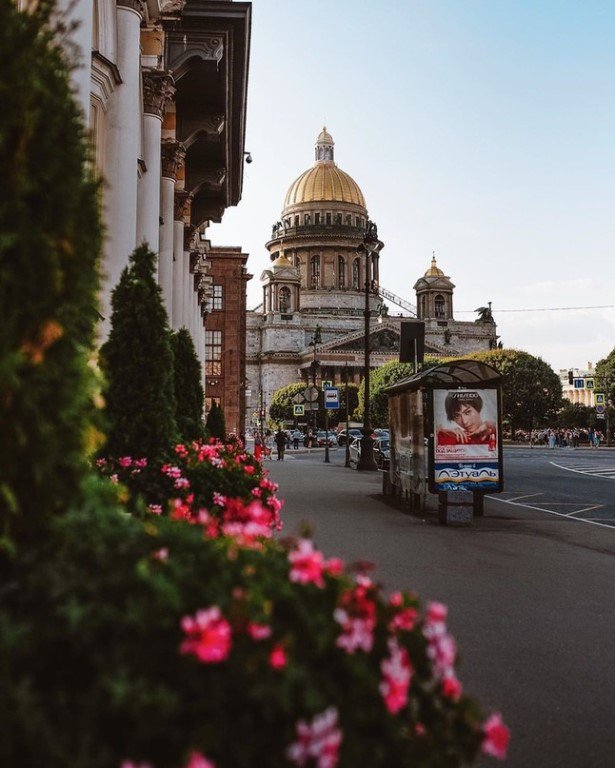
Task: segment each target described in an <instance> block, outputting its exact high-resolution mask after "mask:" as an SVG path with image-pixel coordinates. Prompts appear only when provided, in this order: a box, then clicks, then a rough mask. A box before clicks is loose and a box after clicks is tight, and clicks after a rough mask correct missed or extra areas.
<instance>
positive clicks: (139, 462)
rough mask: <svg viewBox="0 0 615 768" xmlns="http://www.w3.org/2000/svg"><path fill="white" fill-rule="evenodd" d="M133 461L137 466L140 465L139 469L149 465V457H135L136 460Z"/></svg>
mask: <svg viewBox="0 0 615 768" xmlns="http://www.w3.org/2000/svg"><path fill="white" fill-rule="evenodd" d="M132 463H133V464H134V466H135V467H139V469H145V467H147V459H146V458H143V459H134V461H133V462H132Z"/></svg>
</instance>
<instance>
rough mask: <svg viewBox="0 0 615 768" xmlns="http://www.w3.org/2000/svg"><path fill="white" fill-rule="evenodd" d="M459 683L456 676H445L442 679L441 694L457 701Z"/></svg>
mask: <svg viewBox="0 0 615 768" xmlns="http://www.w3.org/2000/svg"><path fill="white" fill-rule="evenodd" d="M461 691H462V688H461V683H460V682H459V680H457V678H456V677H445V678H444V680H443V681H442V695H443V696H444V698H446V699H451V701H457V700H458V699H459V697H460V696H461Z"/></svg>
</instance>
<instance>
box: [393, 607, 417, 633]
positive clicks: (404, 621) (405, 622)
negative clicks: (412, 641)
mask: <svg viewBox="0 0 615 768" xmlns="http://www.w3.org/2000/svg"><path fill="white" fill-rule="evenodd" d="M417 615H418V612H417V611H416V610H415V609H414V608H402V610H401V611H400V612H399V613H397V614H395V616H393V618H392V619H391V622H390V624H389V629H390V630H391V631H392V632H394V631H395V630H396V629H403V630H405V631H406V632H410V631H411V630H413V629H414V622H415V621H416V617H417Z"/></svg>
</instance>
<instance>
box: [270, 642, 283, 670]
mask: <svg viewBox="0 0 615 768" xmlns="http://www.w3.org/2000/svg"><path fill="white" fill-rule="evenodd" d="M286 663H287V659H286V651H285V650H284V648H283V647H282V645H280V644H279V643H278V644H277V645H274V647H273V649H272V651H271V653H270V654H269V666H270V667H271V668H272V669H284V667H285V666H286Z"/></svg>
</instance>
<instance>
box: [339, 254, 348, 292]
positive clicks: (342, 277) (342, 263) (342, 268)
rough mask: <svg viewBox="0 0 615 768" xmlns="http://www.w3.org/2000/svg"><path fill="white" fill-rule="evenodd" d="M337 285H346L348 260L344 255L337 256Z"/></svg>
mask: <svg viewBox="0 0 615 768" xmlns="http://www.w3.org/2000/svg"><path fill="white" fill-rule="evenodd" d="M337 287H338V288H345V287H346V260H345V259H344V257H343V256H338V257H337Z"/></svg>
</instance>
